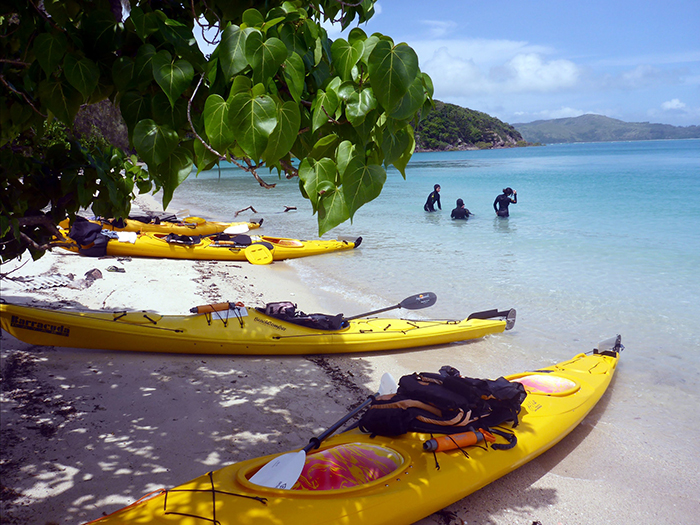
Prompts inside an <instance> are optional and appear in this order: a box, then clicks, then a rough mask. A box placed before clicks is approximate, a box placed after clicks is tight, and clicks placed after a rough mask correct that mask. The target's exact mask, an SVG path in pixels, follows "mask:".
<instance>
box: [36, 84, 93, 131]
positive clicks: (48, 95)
mask: <svg viewBox="0 0 700 525" xmlns="http://www.w3.org/2000/svg"><path fill="white" fill-rule="evenodd" d="M38 93H39V99H40V100H41V103H42V104H44V105H45V106H46V107H47V108H49V110H50V111H51V113H53V114H54V115H56V118H58V119H59V120H60V121H62V122H63V123H64V124H67V125H68V126H72V125H73V119H75V115H76V114H77V113H78V110H79V109H80V104H81V103H82V97H81V96H80V93H79V92H78V91H76V90H75V89H74V88H73V87H72V86H70V85H69V84H67V83H63V82H58V81H54V82H49V81H44V82H41V83H40V84H39V87H38Z"/></svg>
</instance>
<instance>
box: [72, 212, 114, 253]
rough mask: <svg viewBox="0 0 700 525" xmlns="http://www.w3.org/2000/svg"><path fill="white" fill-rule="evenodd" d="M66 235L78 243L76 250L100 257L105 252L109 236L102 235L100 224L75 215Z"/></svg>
mask: <svg viewBox="0 0 700 525" xmlns="http://www.w3.org/2000/svg"><path fill="white" fill-rule="evenodd" d="M68 236H69V237H70V238H71V239H73V240H74V241H75V242H76V243H77V244H78V252H79V253H80V254H81V255H87V256H88V257H102V256H103V255H105V254H106V253H107V243H108V242H109V238H108V237H106V236H104V235H102V225H101V224H97V223H95V222H90V221H88V220H87V219H84V218H83V217H76V218H75V221H74V222H73V224H72V225H71V228H70V233H69V234H68Z"/></svg>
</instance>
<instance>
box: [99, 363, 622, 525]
mask: <svg viewBox="0 0 700 525" xmlns="http://www.w3.org/2000/svg"><path fill="white" fill-rule="evenodd" d="M605 354H608V355H603V354H593V355H584V354H579V355H577V356H575V357H574V358H573V359H571V360H569V361H565V362H563V363H559V364H558V365H554V366H551V367H545V368H542V369H540V370H538V371H536V372H532V373H525V374H518V375H515V376H506V378H507V379H511V380H519V379H522V378H523V377H526V376H528V375H531V374H536V375H546V376H548V377H552V378H561V379H562V380H563V381H566V382H569V383H573V384H575V388H570V389H569V390H568V391H562V392H558V393H557V392H555V393H544V392H541V391H538V390H537V389H534V390H533V389H529V388H528V387H526V390H527V391H528V395H527V397H526V399H525V401H524V403H523V410H522V412H521V419H520V424H519V425H518V426H517V427H516V428H514V429H512V431H513V433H514V434H515V435H516V436H517V445H516V446H515V447H514V448H512V449H510V450H494V449H493V448H491V447H490V446H489V447H484V446H480V445H477V446H472V447H468V449H467V451H468V457H467V456H465V455H464V454H463V453H462V452H461V451H460V450H454V451H448V452H439V453H437V454H435V455H433V453H429V452H425V451H424V450H423V446H422V443H423V442H424V441H426V440H428V439H430V437H431V435H430V434H418V433H409V434H405V435H402V436H399V437H395V438H389V437H382V436H377V437H375V438H371V437H370V436H369V435H367V434H363V433H361V432H360V431H359V430H351V431H348V432H344V433H342V434H339V435H337V436H335V437H333V438H330V439H328V440H327V441H326V442H324V443H323V445H322V446H321V450H320V451H319V452H318V453H310V454H309V456H308V457H307V463H308V462H309V461H313V460H314V456H316V455H317V454H326V455H328V453H329V452H332V451H334V450H341V449H343V447H344V448H345V449H349V448H351V447H354V448H361V449H369V448H370V447H371V448H374V449H385V450H387V451H388V452H387V453H388V454H389V453H391V454H395V455H398V460H394V461H395V463H396V465H395V467H393V468H391V471H390V472H388V473H386V474H385V475H380V477H378V478H376V479H372V480H371V481H365V482H363V483H361V484H359V485H357V486H352V480H350V482H349V483H348V485H347V486H345V487H342V488H333V489H330V490H309V489H300V488H299V486H300V484H297V485H295V488H293V489H292V490H281V489H274V488H265V487H261V486H258V485H255V484H253V483H251V482H250V481H249V478H250V477H251V476H252V475H253V474H254V473H255V472H256V471H257V470H259V469H260V468H261V467H262V466H263V465H265V464H267V463H268V462H269V461H270V460H271V459H273V458H274V457H276V456H268V457H263V458H256V459H251V460H248V461H243V462H240V463H236V464H233V465H229V466H227V467H224V468H222V469H220V470H217V471H214V472H210V473H207V474H205V475H203V476H200V477H198V478H196V479H194V480H192V481H190V482H189V483H185V484H184V485H180V486H178V487H175V488H174V489H171V490H167V491H161V492H160V493H157V494H155V495H151V496H150V497H148V498H145V499H144V500H143V501H140V502H136V503H135V504H133V505H131V506H129V507H126V508H125V509H122V510H119V511H117V512H115V513H113V514H111V515H109V516H106V517H103V518H100V519H98V520H96V521H95V523H99V524H104V525H106V524H112V523H130V524H132V523H153V524H180V525H189V524H192V525H195V524H198V523H203V521H202V520H209V522H217V523H221V524H222V525H228V524H239V525H253V524H263V523H265V524H268V523H284V524H305V525H320V524H330V523H343V524H368V525H369V524H372V525H379V524H387V525H388V524H394V525H400V524H409V523H414V522H415V521H418V520H419V519H421V518H423V517H425V516H428V515H430V514H432V513H433V512H436V511H438V510H440V509H443V508H445V507H446V506H448V505H450V504H452V503H454V502H455V501H458V500H460V499H462V498H464V497H465V496H467V495H469V494H471V493H473V492H475V491H477V490H479V489H480V488H482V487H484V486H485V485H487V484H489V483H490V482H492V481H494V480H496V479H498V478H500V477H502V476H504V475H505V474H507V473H509V472H511V471H512V470H514V469H516V468H518V467H519V466H521V465H523V464H525V463H526V462H528V461H530V460H531V459H533V458H535V457H537V456H538V455H540V454H542V453H543V452H545V451H546V450H548V449H549V448H550V447H552V446H553V445H555V444H556V443H557V442H559V441H560V440H561V439H563V438H564V437H565V436H566V435H567V434H568V433H569V432H570V431H571V430H572V429H573V428H575V427H576V425H578V424H579V423H580V422H581V420H582V419H583V418H584V417H585V416H586V414H588V413H589V412H590V410H591V409H592V408H593V407H594V406H595V404H596V403H597V402H598V400H599V399H600V398H601V396H602V395H603V393H604V392H605V390H606V389H607V387H608V385H609V384H610V381H611V379H612V377H613V374H614V371H615V368H616V365H617V360H618V357H617V353H614V352H610V353H608V352H606V353H605ZM501 428H509V426H508V425H502V426H501ZM499 439H501V438H499ZM394 457H396V456H394ZM436 460H437V463H439V469H438V468H437V466H436ZM358 464H359V463H355V465H356V466H357V465H358ZM334 466H335V465H334ZM356 470H357V469H356ZM349 478H352V475H349V476H348V479H349Z"/></svg>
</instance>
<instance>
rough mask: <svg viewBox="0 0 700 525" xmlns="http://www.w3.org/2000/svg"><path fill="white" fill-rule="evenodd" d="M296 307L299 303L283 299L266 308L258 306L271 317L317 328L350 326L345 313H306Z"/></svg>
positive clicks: (337, 328)
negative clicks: (298, 310) (344, 315)
mask: <svg viewBox="0 0 700 525" xmlns="http://www.w3.org/2000/svg"><path fill="white" fill-rule="evenodd" d="M296 308H297V305H295V304H294V303H291V302H289V301H282V302H277V303H267V304H266V305H265V308H258V310H259V311H260V312H262V313H264V314H265V315H269V316H270V317H275V318H277V319H281V320H283V321H287V322H288V323H294V324H298V325H301V326H306V327H308V328H315V329H317V330H340V329H341V328H344V327H346V326H348V322H347V321H346V320H345V319H344V318H343V314H338V315H327V314H305V313H304V312H297V310H296Z"/></svg>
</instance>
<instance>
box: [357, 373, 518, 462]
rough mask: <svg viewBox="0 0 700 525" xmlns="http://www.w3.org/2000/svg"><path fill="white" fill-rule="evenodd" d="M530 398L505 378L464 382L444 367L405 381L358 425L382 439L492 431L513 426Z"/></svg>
mask: <svg viewBox="0 0 700 525" xmlns="http://www.w3.org/2000/svg"><path fill="white" fill-rule="evenodd" d="M526 395H527V394H526V392H525V388H524V387H523V385H522V384H520V383H518V382H511V381H508V380H507V379H505V378H503V377H501V378H498V379H497V380H495V381H493V380H488V379H475V378H471V377H462V376H460V375H459V372H457V371H456V370H455V369H454V368H452V367H443V369H441V373H440V374H433V373H425V372H423V373H420V374H417V373H415V374H412V375H408V376H403V377H402V378H401V379H400V380H399V388H398V391H397V393H396V394H390V395H385V396H379V397H377V398H376V399H375V400H374V401H373V402H372V405H371V406H370V408H369V410H367V411H366V412H365V414H364V415H363V416H362V418H361V419H360V421H359V423H358V426H359V428H360V429H361V430H363V431H365V432H369V433H371V434H378V435H382V436H398V435H401V434H404V433H406V432H426V433H439V434H456V433H460V432H467V431H475V430H478V429H482V428H483V429H489V428H492V427H494V426H496V425H500V424H501V423H504V422H506V421H512V426H513V427H515V426H517V424H518V414H519V413H520V406H521V404H522V402H523V401H524V400H525V396H526ZM513 437H514V436H513ZM513 445H514V443H512V444H511V445H506V446H513ZM497 448H504V446H503V445H500V446H497Z"/></svg>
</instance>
